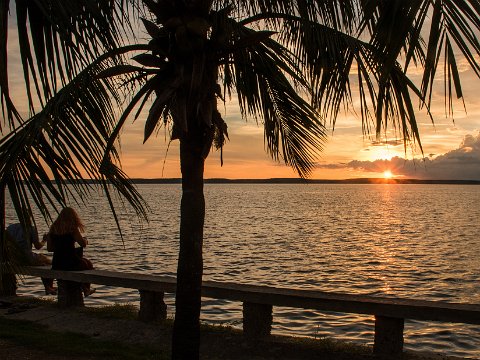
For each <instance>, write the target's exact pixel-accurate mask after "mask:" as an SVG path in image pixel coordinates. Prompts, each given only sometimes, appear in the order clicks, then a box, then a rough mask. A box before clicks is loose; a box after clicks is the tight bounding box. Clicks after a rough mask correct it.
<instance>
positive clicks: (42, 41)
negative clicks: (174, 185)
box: [0, 0, 480, 359]
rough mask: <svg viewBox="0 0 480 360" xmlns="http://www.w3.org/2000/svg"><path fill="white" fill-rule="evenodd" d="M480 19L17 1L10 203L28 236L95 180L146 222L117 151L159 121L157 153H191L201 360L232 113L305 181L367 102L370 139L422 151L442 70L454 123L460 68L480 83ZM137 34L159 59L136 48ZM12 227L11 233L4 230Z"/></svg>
mask: <svg viewBox="0 0 480 360" xmlns="http://www.w3.org/2000/svg"><path fill="white" fill-rule="evenodd" d="M13 4H14V5H15V7H14V11H11V12H10V14H9V13H8V10H9V6H10V5H12V6H13ZM70 5H71V6H70ZM13 14H16V19H17V20H16V26H17V29H18V39H19V44H20V55H21V59H22V63H23V69H24V75H25V84H26V94H27V96H28V99H29V105H30V113H31V116H29V117H28V119H26V120H24V118H23V117H22V116H21V114H20V112H19V111H18V109H17V104H15V103H14V101H13V100H12V97H11V94H10V91H9V87H8V69H7V68H8V66H7V59H9V54H8V53H7V45H6V44H7V42H6V40H7V38H8V37H7V33H8V24H9V20H10V18H11V17H12V16H13ZM479 15H480V3H479V2H478V1H477V0H456V1H453V0H442V1H440V0H423V1H420V0H380V1H378V0H377V1H372V0H347V1H343V0H342V1H339V0H317V1H312V0H294V1H290V0H270V1H263V0H248V1H247V0H239V1H231V0H216V1H215V0H156V1H155V0H143V1H141V0H137V1H135V0H130V1H125V0H114V1H112V0H102V1H97V2H90V1H86V0H83V1H80V0H79V1H76V2H72V4H70V3H69V6H65V5H64V4H63V2H62V1H61V0H32V1H26V0H16V1H15V2H14V1H8V0H4V1H2V5H1V8H0V17H1V19H2V24H4V25H3V27H2V28H1V29H0V44H5V45H3V47H1V48H0V55H1V57H0V59H1V65H0V91H1V94H0V98H1V101H2V109H3V112H4V121H3V127H2V132H3V133H5V132H8V133H7V134H6V135H5V136H4V138H3V139H2V140H1V141H0V187H1V189H0V190H1V192H0V193H1V194H2V195H1V196H0V200H2V203H4V196H5V195H4V194H5V189H6V188H8V191H9V194H10V197H11V199H12V201H13V204H14V207H15V210H16V212H17V214H18V216H19V218H20V220H21V221H22V223H24V224H28V223H30V222H31V221H33V217H32V211H31V204H30V203H31V201H32V200H33V202H35V203H36V205H37V206H38V207H39V208H40V209H41V210H42V212H43V215H44V217H45V218H46V219H48V218H49V216H50V212H49V210H48V207H47V205H53V206H58V205H60V206H62V205H63V204H65V202H66V199H67V196H73V197H74V198H75V199H78V200H79V201H81V200H82V199H85V198H86V197H87V196H88V189H89V187H90V186H91V184H90V183H85V182H84V181H83V180H84V179H85V178H91V179H94V180H96V182H97V183H100V184H101V185H102V186H103V188H104V189H105V193H106V195H107V198H108V199H109V201H110V204H111V207H112V211H113V214H114V216H115V209H114V207H113V201H112V200H111V189H113V190H115V191H117V192H119V193H120V195H121V196H124V197H125V198H126V199H127V200H128V202H129V203H130V204H132V205H133V206H134V208H135V209H136V210H137V212H138V213H139V214H140V215H146V212H145V207H144V205H145V204H144V203H143V201H142V199H141V197H140V195H139V194H138V193H137V192H136V190H135V188H134V187H133V186H132V185H131V183H130V182H129V180H128V177H127V176H126V174H124V173H123V172H122V171H121V168H120V166H119V161H120V159H119V156H118V152H117V148H116V140H117V138H118V136H119V133H120V130H121V128H122V126H123V124H124V123H125V121H126V120H127V118H129V117H130V116H133V117H134V119H137V118H138V117H139V115H140V113H141V112H142V110H143V109H144V108H145V106H148V107H149V109H148V116H147V118H146V121H145V133H144V141H146V140H147V139H148V138H149V137H150V136H151V135H152V133H154V132H155V131H156V130H158V129H159V128H160V127H162V126H165V127H166V128H167V129H169V132H170V135H171V139H173V140H175V139H178V140H179V141H180V162H181V171H182V190H183V193H182V201H181V223H180V254H179V260H178V270H177V292H176V315H175V324H174V332H173V343H172V344H173V347H172V349H173V350H172V356H173V358H175V359H195V358H198V349H199V316H200V304H201V302H200V300H201V294H200V289H201V282H202V270H203V264H202V261H203V260H202V242H203V224H204V215H205V200H204V195H203V170H204V162H205V159H206V157H207V156H208V153H209V151H210V149H211V147H212V146H215V147H216V148H218V149H220V150H221V149H222V148H223V146H224V144H225V141H226V139H227V138H228V133H227V125H226V122H225V121H224V119H223V117H222V115H221V113H220V112H219V111H218V103H219V102H224V101H226V99H228V98H229V97H231V96H237V97H238V100H239V104H240V110H241V114H242V116H243V117H244V118H245V119H249V118H253V119H255V120H256V121H257V122H258V123H261V124H262V125H263V127H264V138H265V144H266V149H267V151H268V152H269V154H270V155H271V156H272V157H273V158H274V159H275V160H282V161H283V162H285V163H286V164H288V165H290V166H292V167H293V168H294V169H295V170H296V171H297V172H298V174H299V175H300V176H302V177H305V176H308V175H309V174H310V172H311V171H312V170H313V168H314V166H315V159H316V155H317V154H318V153H319V152H320V151H321V149H322V145H323V142H324V140H325V136H326V135H325V134H326V133H325V121H326V119H329V120H330V122H331V124H332V126H334V125H335V121H336V118H337V115H338V114H339V112H340V111H341V110H342V109H343V108H346V109H352V110H353V109H355V106H354V102H355V101H356V100H359V104H360V106H359V108H360V109H359V110H360V111H359V112H360V117H361V121H362V124H363V129H364V132H365V133H370V132H375V133H376V134H377V136H381V135H382V132H383V131H384V130H386V129H387V128H390V127H393V128H395V129H396V130H398V132H399V137H401V138H402V139H403V140H404V141H405V144H407V143H409V142H415V143H417V144H418V145H419V146H420V149H421V143H420V134H419V131H418V128H417V121H416V114H415V111H414V108H413V104H412V100H413V99H414V100H418V101H419V102H420V104H421V106H423V107H425V109H426V111H427V112H429V108H430V105H431V103H430V99H431V94H432V90H433V84H434V82H433V80H434V77H435V74H436V72H437V68H438V66H439V64H443V66H444V70H445V71H444V73H445V89H446V92H445V96H446V99H447V100H449V101H447V102H446V103H447V108H448V110H450V109H451V108H450V105H451V104H452V102H451V99H452V98H453V97H454V95H457V96H458V97H461V96H462V95H463V94H462V89H461V81H460V72H459V70H458V66H457V60H456V59H457V58H458V55H456V53H460V55H461V56H463V57H464V58H465V59H467V61H468V63H469V64H470V66H471V67H472V68H473V69H474V71H475V73H476V74H477V75H480V65H479V63H478V60H477V59H478V55H479V54H480V44H479V42H478V40H477V37H476V34H477V33H478V30H479V29H480V20H479V19H480V16H479ZM138 18H141V19H142V23H143V26H144V28H145V30H146V31H147V33H148V34H149V37H150V40H149V41H148V42H146V43H141V42H138V41H134V42H132V41H130V40H129V39H132V36H133V35H132V34H133V32H132V28H133V26H131V25H130V24H132V23H133V24H135V21H136V20H135V19H138ZM27 25H28V26H27ZM30 45H33V50H32V49H31V46H30ZM442 54H444V57H443V59H444V60H443V62H441V61H440V59H441V58H442V57H441V55H442ZM414 66H415V67H417V68H420V69H422V70H423V74H424V75H423V79H422V81H421V83H420V84H418V85H417V84H416V83H415V82H414V81H413V80H412V79H411V78H410V77H409V76H408V75H409V71H410V70H411V69H412V67H414ZM452 85H453V88H452ZM352 89H354V90H355V91H357V93H358V97H354V95H353V94H354V93H353V90H352ZM454 91H455V94H454ZM412 97H413V99H412ZM125 99H127V101H126V102H125ZM149 100H151V101H149ZM123 104H125V106H124V107H122V109H123V111H122V113H121V115H120V116H116V109H117V107H118V106H121V105H123ZM7 130H8V131H7ZM51 178H53V180H54V181H53V182H52V181H50V179H51ZM29 194H30V196H31V198H32V200H30V198H29V197H28V195H29ZM2 223H3V225H2V226H1V227H0V228H1V229H2V230H1V231H2V233H3V232H4V217H3V215H2ZM0 235H2V234H0ZM1 238H2V239H3V235H2V237H1ZM3 243H4V242H2V244H3ZM0 250H1V249H0ZM3 258H5V257H3Z"/></svg>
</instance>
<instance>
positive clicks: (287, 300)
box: [23, 267, 480, 356]
mask: <svg viewBox="0 0 480 360" xmlns="http://www.w3.org/2000/svg"><path fill="white" fill-rule="evenodd" d="M23 274H24V275H33V276H41V277H50V278H55V279H57V280H60V281H62V280H63V281H68V282H76V283H81V282H91V283H94V284H102V285H109V286H117V287H123V288H131V289H138V290H139V291H140V312H139V317H140V318H141V319H144V320H159V319H164V318H165V317H166V305H165V303H164V302H163V296H164V293H165V292H169V293H174V292H175V287H176V280H175V278H173V277H166V276H157V275H146V274H136V273H128V272H116V271H105V270H87V271H55V270H50V269H49V268H47V267H26V268H25V270H24V272H23ZM62 287H64V286H62V283H61V282H60V283H59V293H58V301H59V304H61V305H62V304H63V305H66V306H68V304H71V303H75V302H72V301H70V302H69V300H68V299H63V297H67V298H68V297H72V296H77V297H78V294H77V295H75V294H73V295H72V294H71V293H69V292H68V290H67V291H63V290H62ZM202 296H204V297H208V298H214V299H225V300H232V301H241V302H242V303H243V331H244V334H245V335H246V336H247V337H250V338H255V339H257V338H260V337H262V336H268V335H269V334H270V331H271V326H272V319H273V315H272V307H273V306H285V307H293V308H303V309H315V310H321V311H335V312H342V313H355V314H367V315H374V316H375V339H374V352H375V353H377V354H384V355H392V356H393V355H399V354H401V353H402V352H403V329H404V320H405V319H412V320H426V321H442V322H454V323H466V324H477V325H480V305H478V304H458V303H444V302H436V301H423V300H409V299H396V298H382V297H376V296H375V297H374V296H363V295H353V294H343V293H333V292H322V291H315V290H300V289H284V288H275V287H267V286H257V285H241V284H234V283H219V282H214V281H204V282H203V284H202ZM80 297H81V292H80ZM81 305H83V299H82V303H81Z"/></svg>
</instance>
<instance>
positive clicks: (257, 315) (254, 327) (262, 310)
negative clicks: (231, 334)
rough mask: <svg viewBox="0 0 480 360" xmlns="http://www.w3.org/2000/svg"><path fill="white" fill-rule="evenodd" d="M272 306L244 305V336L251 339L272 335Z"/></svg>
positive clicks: (246, 303)
mask: <svg viewBox="0 0 480 360" xmlns="http://www.w3.org/2000/svg"><path fill="white" fill-rule="evenodd" d="M272 321H273V315H272V305H270V304H255V303H250V302H244V303H243V334H244V335H245V336H246V337H248V338H250V339H258V338H262V337H266V336H269V335H270V332H271V331H272Z"/></svg>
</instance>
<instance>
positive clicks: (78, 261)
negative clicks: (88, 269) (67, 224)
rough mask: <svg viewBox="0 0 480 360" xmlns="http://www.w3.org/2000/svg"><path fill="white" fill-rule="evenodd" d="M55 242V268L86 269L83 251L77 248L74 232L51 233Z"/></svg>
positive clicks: (53, 264)
mask: <svg viewBox="0 0 480 360" xmlns="http://www.w3.org/2000/svg"><path fill="white" fill-rule="evenodd" d="M50 236H51V241H52V244H53V259H52V269H54V270H71V271H78V270H85V266H84V263H83V261H82V255H81V252H77V251H76V250H75V239H74V238H73V234H64V235H54V234H51V235H50Z"/></svg>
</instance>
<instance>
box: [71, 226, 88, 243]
mask: <svg viewBox="0 0 480 360" xmlns="http://www.w3.org/2000/svg"><path fill="white" fill-rule="evenodd" d="M73 238H74V239H75V241H76V242H77V243H78V244H79V245H80V246H81V247H86V246H87V244H88V240H87V239H86V238H84V237H83V236H82V234H80V231H79V230H78V229H76V230H75V232H74V233H73Z"/></svg>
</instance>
